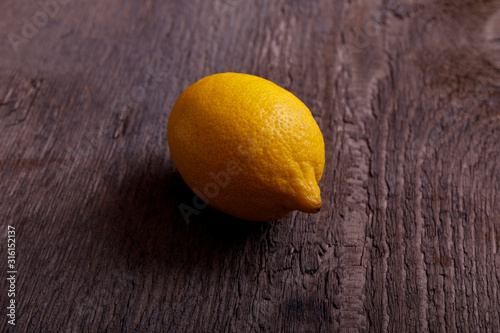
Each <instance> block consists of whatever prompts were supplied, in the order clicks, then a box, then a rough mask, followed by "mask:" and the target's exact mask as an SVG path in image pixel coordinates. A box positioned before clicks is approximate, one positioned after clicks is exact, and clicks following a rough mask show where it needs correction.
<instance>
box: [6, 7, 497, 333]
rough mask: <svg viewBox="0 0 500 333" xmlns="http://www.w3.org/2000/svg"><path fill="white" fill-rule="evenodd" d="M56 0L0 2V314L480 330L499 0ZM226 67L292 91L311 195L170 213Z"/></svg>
mask: <svg viewBox="0 0 500 333" xmlns="http://www.w3.org/2000/svg"><path fill="white" fill-rule="evenodd" d="M58 1H59V2H55V0H42V1H41V5H40V4H38V3H37V2H35V1H17V0H2V2H1V4H0V31H1V32H2V39H1V42H0V78H1V81H0V142H1V143H0V144H1V150H0V166H1V174H0V190H1V191H0V225H1V245H0V246H1V256H2V258H1V259H0V262H1V263H2V265H0V266H1V269H2V274H1V275H2V279H1V281H2V282H1V284H0V286H1V309H2V310H1V311H0V312H1V314H2V316H1V323H0V330H1V331H2V332H4V331H5V332H384V331H388V332H403V331H408V332H417V331H418V332H425V331H432V332H444V331H448V332H468V331H477V332H479V331H481V332H499V331H500V291H499V283H500V252H499V249H498V246H499V245H500V144H499V142H500V56H499V55H500V3H499V2H498V1H476V2H470V1H453V2H450V1H447V2H445V1H430V0H421V1H410V0H404V1H403V0H402V1H399V2H397V1H392V0H388V1H380V0H379V1H371V0H359V1H343V0H336V1H327V0H280V1H272V2H271V1H243V0H216V1H201V0H191V1H182V2H181V1H155V0H145V1H132V0H123V1H118V0H110V1H97V0H89V1H85V2H76V1H69V0H58ZM227 71H234V72H243V73H251V74H254V75H258V76H261V77H264V78H267V79H269V80H271V81H273V82H276V83H277V84H279V85H281V86H283V87H285V88H286V89H288V90H290V91H291V92H293V93H294V94H295V95H296V96H297V97H299V98H300V99H302V100H303V101H304V103H305V104H306V105H308V106H309V108H310V109H311V111H312V113H313V115H314V117H315V119H316V120H317V122H318V124H319V125H320V128H321V130H322V132H323V135H324V139H325V144H326V167H325V172H324V174H323V179H322V181H321V183H320V186H321V188H322V198H323V209H322V211H321V212H320V213H319V214H316V215H307V214H303V213H294V214H292V215H290V216H289V217H287V218H285V219H282V220H280V221H275V222H270V223H252V222H244V221H240V220H236V219H234V218H231V217H228V216H226V215H224V214H222V213H219V212H216V211H215V210H213V209H205V210H203V211H201V212H200V213H199V214H198V215H193V216H192V218H191V219H190V221H189V222H190V223H186V222H185V221H184V219H183V218H182V215H181V214H180V212H179V210H178V206H179V205H180V204H181V203H188V204H189V203H190V202H191V200H192V198H193V193H192V192H191V191H190V190H189V189H188V188H187V186H186V185H185V184H184V183H183V181H182V180H181V178H180V176H179V174H178V173H177V172H176V170H175V167H174V165H173V164H172V161H171V159H170V156H169V151H168V144H167V135H166V134H167V133H166V130H167V122H168V116H169V113H170V110H171V107H172V105H173V103H174V102H175V100H176V98H177V97H178V96H179V94H180V93H181V92H182V91H183V89H185V88H186V87H187V86H188V85H189V84H191V83H193V82H195V81H196V80H198V79H200V78H202V77H204V76H206V75H209V74H212V73H217V72H227ZM8 226H12V227H13V228H14V229H12V228H11V229H12V230H14V231H15V235H14V236H12V233H11V235H10V237H8V230H7V229H8ZM12 238H14V239H15V242H16V243H15V264H14V270H15V271H16V273H14V276H15V282H14V288H15V296H14V297H10V296H9V297H7V293H8V289H9V288H10V287H11V286H12V284H11V282H12V281H11V280H9V281H7V279H6V278H7V277H10V275H12V274H10V273H7V272H8V271H10V270H11V269H9V267H8V266H7V260H8V258H7V256H8V253H7V244H10V243H9V242H8V239H12ZM11 243H12V241H11ZM11 299H14V301H15V316H16V317H15V324H16V325H15V326H12V325H10V324H8V320H9V318H8V317H7V316H6V314H7V313H8V311H10V310H8V309H7V307H8V306H9V305H10V302H11Z"/></svg>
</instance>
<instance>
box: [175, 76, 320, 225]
mask: <svg viewBox="0 0 500 333" xmlns="http://www.w3.org/2000/svg"><path fill="white" fill-rule="evenodd" d="M167 137H168V145H169V148H170V155H171V157H172V160H173V162H174V164H175V166H176V167H177V170H178V171H179V173H180V175H181V177H182V178H183V179H184V181H185V182H186V184H187V185H188V186H189V187H190V188H191V189H192V190H193V191H194V192H195V193H196V194H197V195H198V196H199V197H200V198H201V199H202V200H203V201H205V202H207V203H209V204H210V205H211V206H213V207H214V208H216V209H218V210H220V211H223V212H225V213H227V214H230V215H233V216H236V217H238V218H241V219H244V220H253V221H269V220H276V219H279V218H282V217H285V216H286V215H288V214H290V213H291V212H293V211H295V210H300V211H302V212H306V213H316V212H318V211H319V210H320V209H321V196H320V189H319V186H318V182H319V181H320V179H321V175H322V174H323V168H324V164H325V146H324V141H323V135H322V134H321V131H320V129H319V127H318V125H317V124H316V121H315V120H314V118H313V117H312V115H311V112H310V111H309V109H308V108H307V107H306V106H305V105H304V103H302V102H301V101H300V100H299V99H298V98H297V97H295V96H294V95H293V94H292V93H290V92H289V91H287V90H285V89H283V88H281V87H279V86H277V85H276V84H274V83H272V82H270V81H268V80H265V79H263V78H260V77H257V76H253V75H248V74H238V73H221V74H214V75H210V76H207V77H205V78H203V79H201V80H199V81H198V82H196V83H194V84H193V85H191V86H189V87H188V88H187V89H186V90H185V91H184V92H183V93H182V94H181V95H180V96H179V98H178V99H177V101H176V102H175V104H174V107H173V109H172V112H171V114H170V117H169V120H168V127H167ZM198 205H199V204H198Z"/></svg>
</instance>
